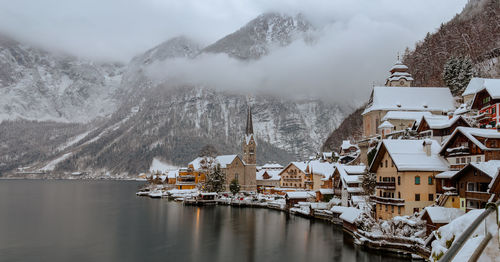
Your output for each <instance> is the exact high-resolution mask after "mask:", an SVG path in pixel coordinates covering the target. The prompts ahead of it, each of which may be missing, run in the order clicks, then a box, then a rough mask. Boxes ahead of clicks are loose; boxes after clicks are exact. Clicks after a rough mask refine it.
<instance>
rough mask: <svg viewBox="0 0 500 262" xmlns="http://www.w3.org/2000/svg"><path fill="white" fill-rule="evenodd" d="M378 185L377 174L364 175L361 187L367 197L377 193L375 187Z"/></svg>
mask: <svg viewBox="0 0 500 262" xmlns="http://www.w3.org/2000/svg"><path fill="white" fill-rule="evenodd" d="M376 185H377V176H376V175H375V173H369V172H368V173H366V174H365V175H363V181H362V182H361V187H363V190H364V191H365V194H367V195H373V193H375V186H376Z"/></svg>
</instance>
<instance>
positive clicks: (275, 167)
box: [261, 163, 283, 169]
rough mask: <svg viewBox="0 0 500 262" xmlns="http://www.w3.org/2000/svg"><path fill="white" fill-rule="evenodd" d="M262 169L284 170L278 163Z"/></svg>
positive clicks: (264, 166) (267, 165)
mask: <svg viewBox="0 0 500 262" xmlns="http://www.w3.org/2000/svg"><path fill="white" fill-rule="evenodd" d="M261 168H262V169H282V168H283V166H282V165H280V164H278V163H267V164H265V165H263V166H262V167H261Z"/></svg>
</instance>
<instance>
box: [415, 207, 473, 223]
mask: <svg viewBox="0 0 500 262" xmlns="http://www.w3.org/2000/svg"><path fill="white" fill-rule="evenodd" d="M424 210H425V211H424V214H422V216H423V215H425V213H427V215H428V216H429V218H430V219H431V222H432V223H435V224H448V223H450V222H451V221H452V220H453V219H455V218H457V217H459V216H461V215H463V214H465V211H463V210H461V209H458V208H448V207H440V206H435V207H432V206H431V207H426V208H424Z"/></svg>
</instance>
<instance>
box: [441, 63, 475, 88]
mask: <svg viewBox="0 0 500 262" xmlns="http://www.w3.org/2000/svg"><path fill="white" fill-rule="evenodd" d="M472 75H473V69H472V61H471V60H470V58H468V57H451V58H450V59H449V60H448V61H447V62H446V64H445V65H444V69H443V81H444V83H445V84H446V86H447V87H449V88H450V90H451V93H452V94H453V95H454V96H458V95H461V94H462V93H463V91H464V90H465V87H466V86H467V85H468V84H469V81H470V80H471V78H472Z"/></svg>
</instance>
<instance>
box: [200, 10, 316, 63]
mask: <svg viewBox="0 0 500 262" xmlns="http://www.w3.org/2000/svg"><path fill="white" fill-rule="evenodd" d="M312 29H313V27H312V26H311V24H310V23H309V22H308V21H307V20H306V19H305V18H304V17H303V16H302V15H301V14H298V15H295V16H290V15H286V14H280V13H265V14H262V15H260V16H258V17H257V18H255V19H254V20H252V21H250V22H248V23H247V24H246V25H245V26H243V27H242V28H240V29H239V30H238V31H236V32H234V33H232V34H229V35H227V36H226V37H224V38H222V39H220V40H219V41H217V42H215V43H214V44H212V45H209V46H207V47H206V48H204V49H203V52H208V53H226V54H228V55H230V56H232V57H236V58H239V59H257V58H259V57H261V56H263V55H266V54H268V53H269V52H270V51H271V50H272V49H273V48H279V47H283V46H286V45H289V44H290V43H292V42H293V41H294V40H296V39H300V38H302V39H306V36H307V32H308V31H310V30H312Z"/></svg>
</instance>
